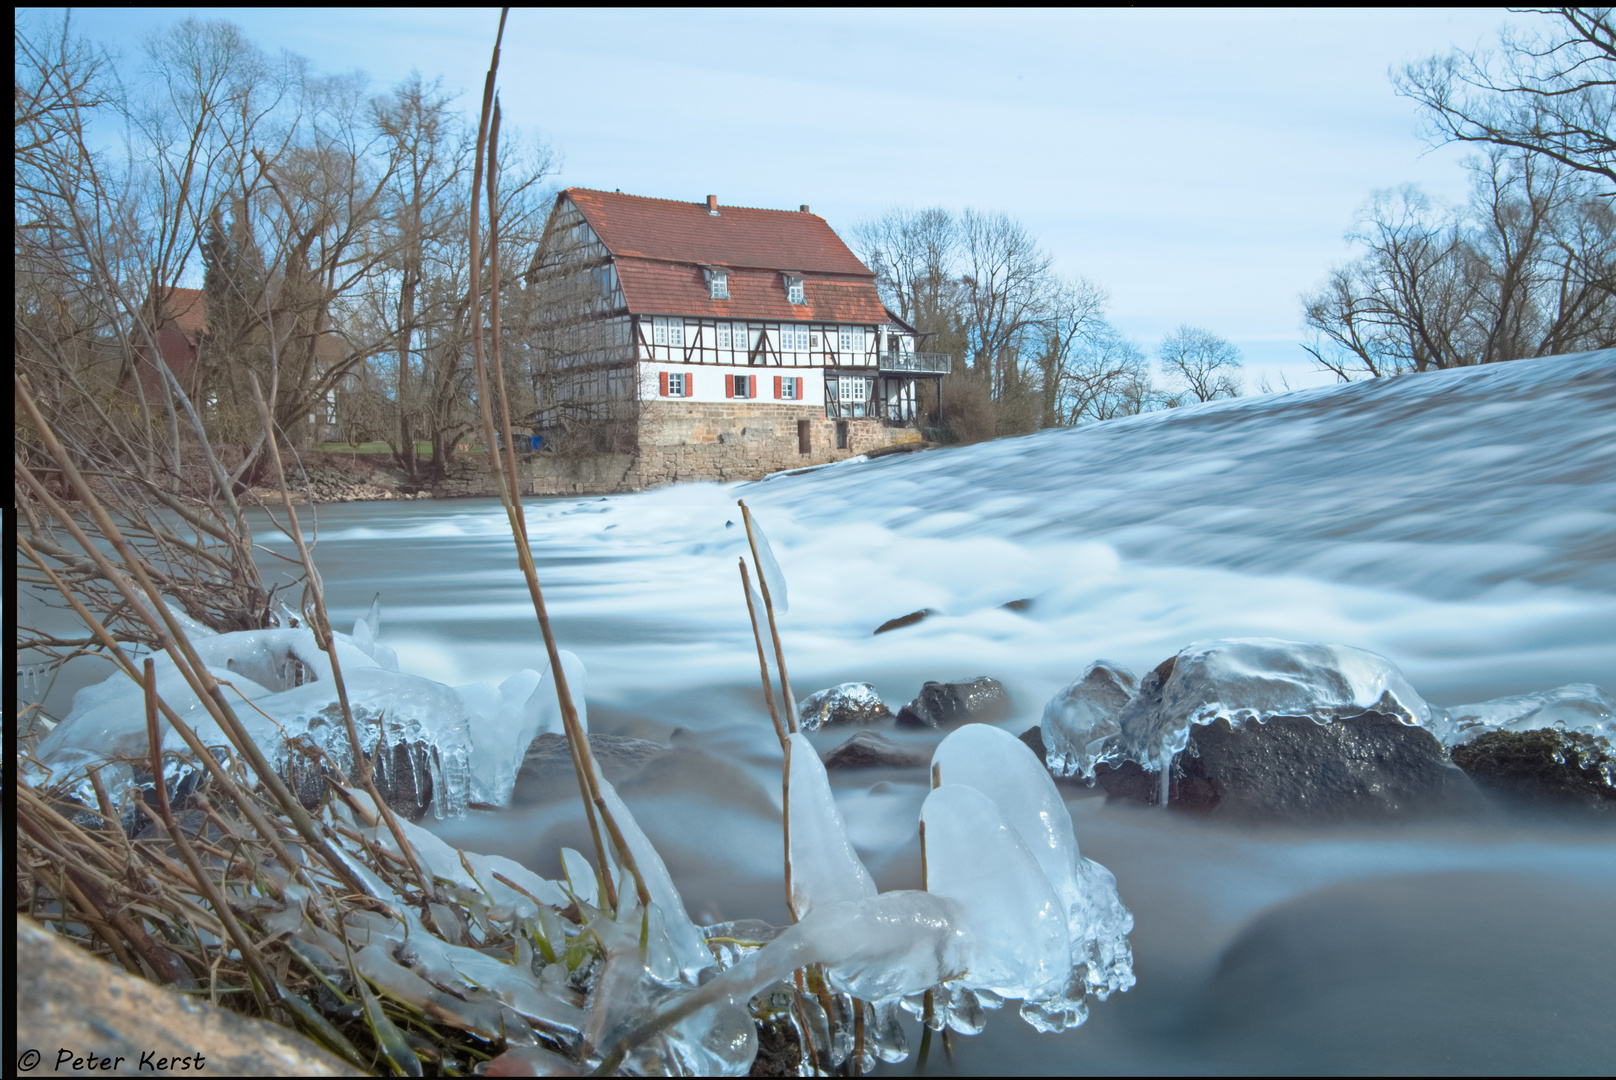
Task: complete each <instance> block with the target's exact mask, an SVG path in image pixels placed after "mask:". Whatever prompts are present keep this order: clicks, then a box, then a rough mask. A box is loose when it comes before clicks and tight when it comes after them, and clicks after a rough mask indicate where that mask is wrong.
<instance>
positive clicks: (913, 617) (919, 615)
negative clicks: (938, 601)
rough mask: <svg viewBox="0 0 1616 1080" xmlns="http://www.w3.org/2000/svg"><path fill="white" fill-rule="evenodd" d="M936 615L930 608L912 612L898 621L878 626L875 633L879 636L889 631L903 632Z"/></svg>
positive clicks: (900, 617)
mask: <svg viewBox="0 0 1616 1080" xmlns="http://www.w3.org/2000/svg"><path fill="white" fill-rule="evenodd" d="M935 614H937V613H936V612H935V611H933V610H932V609H931V608H929V607H928V608H921V609H920V610H919V611H911V612H910V613H909V614H907V615H899V616H898V617H897V618H896V619H888V620H887V621H886V622H884V623H882V624H881V625H880V626H877V627H876V628H875V632H876V633H877V634H884V633H886V632H887V631H888V630H901V629H903V628H904V627H905V626H913V625H915V623H917V622H919V621H920V620H921V619H924V618H925V617H926V616H928V615H935Z"/></svg>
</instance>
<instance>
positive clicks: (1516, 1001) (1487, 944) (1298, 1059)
mask: <svg viewBox="0 0 1616 1080" xmlns="http://www.w3.org/2000/svg"><path fill="white" fill-rule="evenodd" d="M1420 869H1421V868H1420V867H1418V866H1416V865H1410V866H1408V867H1407V872H1402V873H1398V874H1397V875H1396V876H1393V877H1371V878H1369V879H1368V880H1361V879H1360V880H1349V881H1347V882H1345V883H1343V884H1340V885H1333V886H1330V887H1328V888H1326V889H1323V890H1320V891H1319V892H1314V893H1310V894H1307V895H1304V896H1300V897H1297V898H1295V899H1288V900H1286V901H1284V902H1283V903H1280V904H1278V905H1276V906H1275V907H1271V908H1269V909H1267V910H1266V911H1264V912H1262V913H1260V914H1258V915H1257V916H1256V917H1255V918H1254V919H1252V921H1251V922H1250V923H1248V924H1247V925H1246V926H1245V927H1244V928H1243V929H1242V930H1241V931H1240V932H1239V933H1238V934H1237V935H1235V938H1234V940H1233V941H1232V942H1231V943H1230V945H1229V946H1228V947H1227V949H1226V950H1225V951H1224V953H1223V956H1222V958H1221V959H1220V961H1219V962H1218V964H1217V965H1216V968H1215V970H1214V972H1213V973H1212V974H1211V976H1210V978H1209V979H1208V980H1207V982H1206V983H1205V984H1204V985H1203V988H1202V989H1201V990H1199V991H1198V992H1197V994H1196V997H1195V998H1193V999H1188V1000H1186V1002H1185V1004H1184V1006H1183V1010H1184V1012H1183V1015H1184V1016H1185V1017H1186V1018H1187V1019H1188V1020H1189V1032H1188V1034H1189V1035H1190V1039H1193V1040H1194V1041H1193V1042H1192V1043H1191V1044H1190V1045H1193V1046H1195V1047H1196V1056H1195V1057H1193V1058H1191V1060H1195V1061H1199V1062H1202V1064H1201V1065H1200V1066H1199V1069H1200V1071H1203V1072H1219V1071H1231V1072H1232V1071H1241V1072H1245V1073H1248V1074H1263V1075H1272V1076H1284V1075H1294V1074H1308V1073H1314V1072H1319V1071H1324V1070H1326V1069H1327V1070H1328V1071H1330V1072H1338V1073H1343V1074H1351V1075H1359V1076H1362V1075H1372V1074H1384V1073H1388V1072H1404V1073H1410V1074H1415V1075H1429V1074H1433V1073H1442V1074H1446V1075H1455V1074H1457V1075H1471V1076H1474V1075H1478V1074H1488V1075H1511V1074H1521V1075H1530V1076H1543V1075H1561V1076H1565V1075H1587V1074H1608V1073H1609V1072H1611V1068H1610V1056H1611V1054H1610V1012H1611V1000H1612V992H1613V991H1612V977H1611V967H1612V965H1611V957H1612V956H1616V920H1613V919H1611V918H1610V906H1611V905H1610V895H1609V888H1608V886H1603V887H1602V884H1594V882H1595V881H1597V879H1596V878H1595V877H1594V875H1593V874H1591V873H1590V874H1587V875H1579V876H1581V877H1582V880H1580V881H1579V880H1576V878H1575V877H1572V876H1571V875H1564V876H1562V875H1561V874H1537V873H1530V874H1529V873H1504V872H1499V871H1483V870H1464V871H1457V872H1455V871H1448V872H1441V873H1421V872H1419V871H1420ZM1499 972H1507V973H1508V976H1507V978H1508V988H1507V990H1503V991H1500V989H1499V986H1498V979H1499V974H1498V973H1499ZM1180 1052H1181V1053H1183V1052H1184V1051H1183V1050H1181V1051H1180ZM1326 1062H1327V1063H1328V1065H1325V1064H1324V1063H1326ZM1321 1066H1322V1068H1321Z"/></svg>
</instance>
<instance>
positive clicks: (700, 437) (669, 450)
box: [630, 401, 920, 488]
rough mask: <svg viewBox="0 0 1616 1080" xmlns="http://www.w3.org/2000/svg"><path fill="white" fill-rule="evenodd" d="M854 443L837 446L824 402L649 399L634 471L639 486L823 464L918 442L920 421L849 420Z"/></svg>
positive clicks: (741, 476)
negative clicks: (802, 442) (802, 444)
mask: <svg viewBox="0 0 1616 1080" xmlns="http://www.w3.org/2000/svg"><path fill="white" fill-rule="evenodd" d="M803 420H806V421H808V442H809V452H808V453H806V454H804V453H802V452H801V450H800V448H799V443H798V436H797V425H798V422H799V421H803ZM841 422H842V423H845V424H846V425H847V448H846V449H838V448H837V446H836V425H837V423H838V421H836V420H829V419H826V417H825V409H824V406H822V405H807V404H803V405H779V404H772V403H771V404H767V405H763V404H752V403H740V402H736V403H730V402H723V403H702V404H698V403H694V402H681V403H672V402H662V401H647V402H642V403H641V405H640V459H639V462H638V464H637V466H636V468H635V470H634V472H633V474H632V476H631V477H630V480H631V482H632V484H633V486H634V487H636V488H647V487H657V486H659V485H661V484H672V483H676V482H678V481H681V480H718V481H728V480H757V479H759V478H760V477H763V476H767V475H768V474H769V473H772V472H779V471H780V470H781V469H799V468H802V467H803V466H805V465H823V464H826V463H827V462H831V461H841V460H843V459H845V458H849V457H853V456H855V455H857V454H864V453H868V452H869V451H871V450H878V449H880V448H882V447H885V446H892V445H895V444H897V443H906V442H918V441H919V440H920V432H918V431H916V430H915V429H914V428H892V427H886V426H885V425H883V424H882V423H881V422H880V421H879V420H846V421H841Z"/></svg>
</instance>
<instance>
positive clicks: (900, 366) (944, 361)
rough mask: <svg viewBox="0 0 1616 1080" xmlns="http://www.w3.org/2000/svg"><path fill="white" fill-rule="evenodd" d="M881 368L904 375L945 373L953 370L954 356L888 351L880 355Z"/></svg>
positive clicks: (884, 370)
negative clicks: (884, 354)
mask: <svg viewBox="0 0 1616 1080" xmlns="http://www.w3.org/2000/svg"><path fill="white" fill-rule="evenodd" d="M881 370H882V371H883V372H893V373H901V374H905V375H947V374H948V373H949V372H950V371H952V370H954V358H953V357H952V356H950V355H949V354H948V353H929V352H917V353H889V354H887V355H886V356H883V357H881Z"/></svg>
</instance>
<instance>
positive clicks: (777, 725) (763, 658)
mask: <svg viewBox="0 0 1616 1080" xmlns="http://www.w3.org/2000/svg"><path fill="white" fill-rule="evenodd" d="M737 561H738V562H739V563H740V564H741V591H742V592H744V593H745V594H746V614H747V617H748V619H749V620H750V622H751V624H752V640H753V641H755V642H756V643H757V654H758V673H759V674H760V675H761V676H762V678H763V700H764V701H766V702H768V705H769V719H770V720H771V721H773V723H774V733H775V734H776V735H777V736H779V738H780V746H781V747H782V748H783V747H784V746H785V745H786V726H785V724H784V723H782V722H781V720H780V710H779V709H777V708H776V707H775V704H774V687H773V686H772V685H771V680H770V679H769V661H768V655H767V654H766V653H765V652H764V651H763V637H762V635H760V634H759V633H758V621H757V608H756V607H755V606H754V605H753V603H752V582H751V579H750V577H749V576H748V575H747V573H746V560H745V559H739V560H737Z"/></svg>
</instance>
